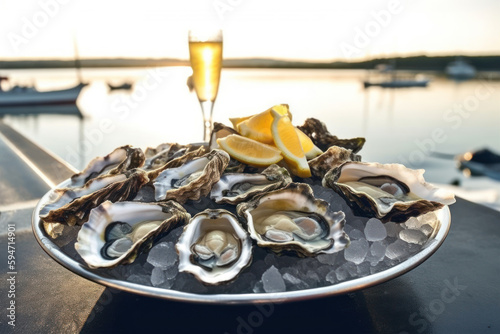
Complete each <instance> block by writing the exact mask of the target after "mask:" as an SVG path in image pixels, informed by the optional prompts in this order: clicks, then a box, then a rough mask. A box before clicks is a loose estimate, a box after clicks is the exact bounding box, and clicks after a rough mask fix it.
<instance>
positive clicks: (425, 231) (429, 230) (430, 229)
mask: <svg viewBox="0 0 500 334" xmlns="http://www.w3.org/2000/svg"><path fill="white" fill-rule="evenodd" d="M420 231H422V233H423V234H425V236H426V237H430V236H431V234H432V232H434V228H433V227H432V226H431V225H429V224H424V225H422V226H421V227H420Z"/></svg>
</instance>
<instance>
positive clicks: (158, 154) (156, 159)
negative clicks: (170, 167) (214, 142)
mask: <svg viewBox="0 0 500 334" xmlns="http://www.w3.org/2000/svg"><path fill="white" fill-rule="evenodd" d="M201 146H202V145H180V144H171V143H165V144H160V145H158V146H157V147H156V148H151V147H148V148H147V149H146V152H145V155H146V162H145V163H144V169H145V170H152V169H157V168H160V167H161V166H163V165H165V164H166V163H167V162H169V161H171V160H174V159H176V158H178V157H180V156H183V155H185V154H186V153H188V152H192V151H195V150H198V149H199V148H200V147H201Z"/></svg>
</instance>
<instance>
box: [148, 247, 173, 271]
mask: <svg viewBox="0 0 500 334" xmlns="http://www.w3.org/2000/svg"><path fill="white" fill-rule="evenodd" d="M177 259H178V256H177V252H176V251H175V245H174V243H173V242H161V243H159V244H157V245H155V246H154V247H153V248H151V250H150V251H149V254H148V258H147V260H146V261H148V263H150V264H152V265H153V266H154V267H160V268H165V269H166V268H168V267H170V266H173V265H174V264H175V262H177Z"/></svg>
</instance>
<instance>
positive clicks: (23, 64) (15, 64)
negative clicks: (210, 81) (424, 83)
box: [0, 55, 500, 71]
mask: <svg viewBox="0 0 500 334" xmlns="http://www.w3.org/2000/svg"><path fill="white" fill-rule="evenodd" d="M456 58H457V57H456V56H437V57H427V56H412V57H395V58H375V59H370V60H364V61H357V62H346V61H334V62H307V61H289V60H277V59H265V58H248V59H225V60H224V64H223V66H224V67H225V68H303V69H373V68H374V67H375V66H376V65H377V64H381V63H390V62H394V61H395V63H396V66H397V68H398V69H400V70H421V71H422V70H430V71H443V70H444V69H445V67H446V66H447V65H448V64H449V63H450V62H452V61H454V60H456ZM461 58H462V59H463V60H465V61H466V62H468V63H469V64H471V65H472V66H474V67H475V68H476V69H477V70H478V71H500V55H499V56H462V57H461ZM78 62H79V65H80V67H82V68H104V67H105V68H111V67H158V66H188V65H189V62H188V61H187V60H182V59H172V58H161V59H139V58H118V59H81V60H79V61H78ZM42 68H75V61H74V60H57V59H48V60H0V70H2V69H42Z"/></svg>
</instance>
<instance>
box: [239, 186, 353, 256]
mask: <svg viewBox="0 0 500 334" xmlns="http://www.w3.org/2000/svg"><path fill="white" fill-rule="evenodd" d="M237 213H238V216H240V217H241V218H242V219H243V220H244V221H245V222H246V224H247V229H248V232H249V233H250V236H251V237H252V238H253V239H254V240H256V241H257V244H258V245H259V246H260V247H267V248H270V249H271V250H272V251H274V252H276V253H282V252H286V251H290V252H294V253H296V254H298V255H299V256H314V255H317V254H319V253H335V252H338V251H340V250H342V249H344V248H346V247H347V245H348V244H349V237H348V236H347V234H346V233H345V232H344V230H343V228H344V224H345V219H344V218H345V214H344V213H343V212H342V211H338V212H333V211H331V210H330V209H329V204H328V203H327V202H326V201H323V200H320V199H316V198H315V197H314V196H313V192H312V189H311V187H310V186H309V185H307V184H304V183H291V184H289V185H288V186H287V187H285V188H282V189H278V190H274V191H271V192H269V193H266V194H263V195H261V196H258V197H255V198H254V199H252V200H251V201H249V202H246V203H241V204H239V205H238V207H237Z"/></svg>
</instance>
